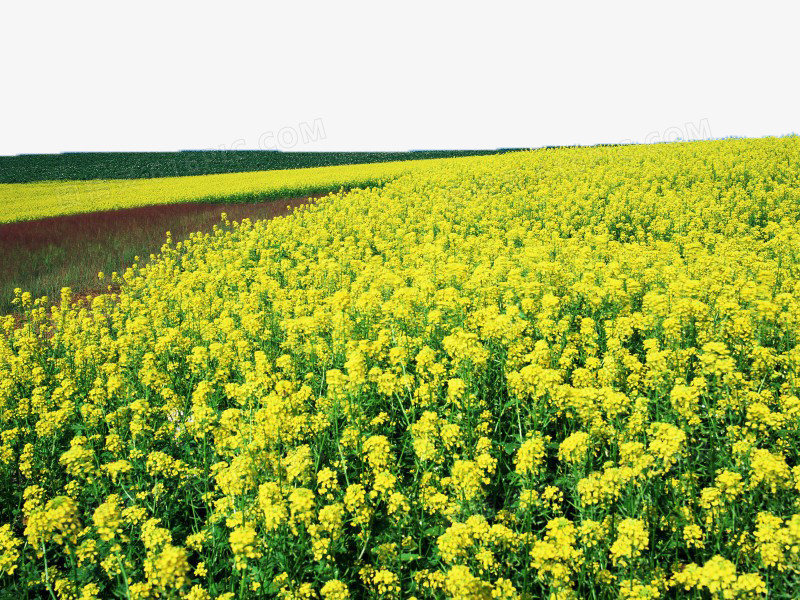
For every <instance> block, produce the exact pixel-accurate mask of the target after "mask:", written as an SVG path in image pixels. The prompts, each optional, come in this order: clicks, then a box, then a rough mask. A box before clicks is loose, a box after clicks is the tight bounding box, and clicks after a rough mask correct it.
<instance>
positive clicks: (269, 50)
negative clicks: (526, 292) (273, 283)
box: [0, 0, 800, 155]
mask: <svg viewBox="0 0 800 600" xmlns="http://www.w3.org/2000/svg"><path fill="white" fill-rule="evenodd" d="M798 22H800V3H797V2H792V1H786V2H771V1H769V0H764V1H760V2H758V3H756V2H747V3H745V2H730V1H729V2H699V1H698V0H695V1H694V2H682V1H671V2H664V3H650V2H641V1H638V2H613V1H612V2H552V3H551V2H548V3H539V2H504V1H501V0H495V1H494V2H468V1H460V2H445V1H440V2H436V1H434V0H428V1H426V2H418V1H416V0H404V1H403V2H383V3H379V2H374V1H373V2H347V1H342V2H330V1H328V2H303V1H288V2H287V1H283V2H264V1H262V2H237V1H228V0H226V2H214V3H205V2H201V1H199V0H195V1H193V2H178V1H173V2H168V1H166V0H161V1H159V2H150V1H149V0H138V1H137V2H123V1H120V2H108V1H103V2H84V1H76V2H69V3H67V2H6V3H3V5H2V8H0V155H15V154H22V153H55V152H66V151H70V152H78V151H172V150H183V149H210V148H216V149H232V148H237V149H279V150H287V151H288V150H294V151H323V150H324V151H336V150H362V151H367V150H387V151H388V150H412V149H477V148H479V149H487V148H510V147H514V148H517V147H522V148H536V147H541V146H547V145H571V144H584V145H590V144H597V143H619V142H657V141H671V140H675V139H679V138H680V139H708V138H723V137H729V136H746V137H758V136H765V135H786V134H790V133H800V110H798V109H797V105H798V104H800V103H798V91H800V82H799V81H798V79H797V65H798V59H800V46H798V43H797V38H796V35H797V32H796V28H797V23H798Z"/></svg>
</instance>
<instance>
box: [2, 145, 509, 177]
mask: <svg viewBox="0 0 800 600" xmlns="http://www.w3.org/2000/svg"><path fill="white" fill-rule="evenodd" d="M509 150H510V149H500V150H421V151H413V152H280V151H277V150H198V151H195V150H191V151H183V152H80V153H65V154H23V155H20V156H0V183H30V182H34V181H65V180H89V179H144V178H150V177H180V176H184V175H211V174H214V173H241V172H247V171H272V170H281V169H299V168H304V167H325V166H333V165H354V164H361V163H376V162H388V161H397V160H418V159H425V158H450V157H458V156H477V155H485V154H498V153H502V152H508V151H509Z"/></svg>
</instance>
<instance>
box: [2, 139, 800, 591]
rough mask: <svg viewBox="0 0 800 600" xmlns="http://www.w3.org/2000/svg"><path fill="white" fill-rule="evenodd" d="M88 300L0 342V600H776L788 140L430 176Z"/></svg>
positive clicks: (791, 520) (195, 254)
mask: <svg viewBox="0 0 800 600" xmlns="http://www.w3.org/2000/svg"><path fill="white" fill-rule="evenodd" d="M114 283H115V284H116V283H119V284H120V286H121V287H120V292H119V293H118V294H114V295H101V296H97V297H95V298H93V299H91V300H90V301H89V302H85V301H83V300H81V301H75V300H73V298H72V295H71V292H70V290H69V289H64V290H63V291H62V294H61V298H59V299H55V305H52V304H53V301H52V300H51V301H48V300H46V299H41V298H40V299H35V298H32V297H31V296H30V294H27V293H24V292H23V291H19V292H18V293H17V299H16V302H17V303H18V305H19V307H20V308H21V309H22V310H23V318H22V321H21V322H20V321H19V320H18V319H16V318H15V317H11V316H7V317H4V318H2V319H0V331H2V333H1V334H0V431H2V433H1V434H0V436H1V437H0V590H4V591H0V596H2V595H3V594H5V595H6V596H8V597H14V598H16V597H26V596H28V597H44V596H49V597H52V598H58V599H60V600H64V599H81V600H88V599H90V598H109V597H120V598H124V597H129V598H136V599H143V598H178V597H186V598H192V599H194V600H202V599H208V598H223V599H226V600H232V599H234V598H253V597H268V598H283V599H298V600H299V599H312V598H314V599H321V600H343V599H346V598H412V597H413V598H417V599H424V598H456V599H511V598H541V597H549V598H552V599H554V600H556V599H558V600H566V599H570V598H624V599H628V598H678V597H694V598H761V597H766V596H767V595H768V594H769V597H771V598H796V597H798V596H800V583H798V582H800V578H798V575H799V574H800V461H799V460H798V459H799V458H800V456H799V454H800V426H799V425H800V422H799V421H798V419H800V391H799V390H798V385H799V384H800V381H799V380H798V377H799V376H800V345H799V343H798V332H799V331H800V328H799V326H800V139H798V138H797V137H786V138H765V139H756V140H724V141H709V142H694V143H679V144H664V145H651V146H626V147H602V148H583V149H580V148H576V149H554V150H542V151H536V152H522V153H511V154H505V155H498V156H491V157H481V158H469V159H457V160H451V161H447V162H445V163H441V164H439V165H438V166H436V167H435V168H431V169H428V170H425V171H419V172H413V173H407V174H402V175H400V176H399V177H398V178H396V179H394V180H393V181H390V182H388V183H386V184H385V185H383V186H382V187H370V188H365V189H357V190H352V191H350V192H346V193H345V192H343V193H338V194H331V195H330V196H328V197H326V198H324V199H322V200H320V201H319V202H317V203H315V204H312V205H306V206H303V207H300V208H298V209H297V210H296V211H295V212H294V213H293V214H291V215H289V216H287V217H279V218H276V219H273V220H271V221H258V222H249V221H247V220H243V221H241V222H229V221H228V220H227V219H223V221H222V222H221V223H220V226H219V227H218V228H217V229H216V230H215V231H214V233H213V234H205V235H194V236H192V237H191V238H190V239H188V240H185V241H180V242H173V241H172V240H171V239H169V238H168V239H167V242H166V243H165V245H164V246H163V248H162V252H161V254H160V256H159V257H157V259H156V260H154V261H151V262H150V263H148V264H146V265H133V266H131V268H130V269H129V270H128V271H127V272H126V273H124V274H122V275H121V276H118V277H115V281H114ZM51 305H52V306H51Z"/></svg>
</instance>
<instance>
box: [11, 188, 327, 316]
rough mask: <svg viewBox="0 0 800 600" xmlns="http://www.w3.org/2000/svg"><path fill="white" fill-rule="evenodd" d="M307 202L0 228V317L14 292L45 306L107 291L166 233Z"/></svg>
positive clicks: (135, 211)
mask: <svg viewBox="0 0 800 600" xmlns="http://www.w3.org/2000/svg"><path fill="white" fill-rule="evenodd" d="M321 195H322V194H319V195H318V196H321ZM312 198H314V196H311V197H302V198H289V199H279V200H276V199H271V200H268V201H263V202H253V203H247V204H231V203H187V204H165V205H156V206H142V207H135V208H127V209H119V210H112V211H103V212H95V213H85V214H80V215H66V216H58V217H49V218H44V219H36V220H31V221H20V222H16V223H5V224H0V314H6V313H11V312H13V311H15V310H16V307H15V306H14V305H13V304H12V303H11V301H12V299H13V296H14V289H15V288H21V289H22V290H24V291H29V292H31V293H32V294H33V296H34V297H39V296H48V297H50V298H51V299H57V298H58V295H59V293H60V290H61V288H62V287H71V288H72V289H73V290H75V291H76V292H77V293H79V294H86V293H91V292H100V291H105V288H104V285H107V283H108V281H109V280H110V275H111V273H112V272H114V271H117V272H119V273H120V274H121V273H122V272H124V270H125V269H126V268H127V267H129V266H130V265H131V264H133V263H134V262H136V257H137V256H138V257H141V258H145V259H146V258H147V257H149V256H150V254H152V253H157V252H158V251H159V249H160V248H161V245H162V244H163V243H164V240H165V232H166V231H170V232H171V234H172V237H173V239H174V240H176V241H178V240H181V239H185V238H187V237H188V236H189V234H191V233H193V232H196V231H202V232H209V231H211V230H212V228H213V226H214V225H219V224H220V214H221V213H222V212H225V213H227V214H228V217H229V219H231V220H235V221H241V220H242V219H244V218H249V219H251V220H257V219H271V218H273V217H276V216H280V215H285V214H287V213H288V212H290V210H291V209H293V208H294V207H296V206H299V205H300V204H303V203H305V202H307V201H309V199H312ZM100 271H102V272H104V273H107V274H108V277H107V278H106V283H105V284H104V283H102V282H100V281H99V280H98V278H97V274H98V272H100Z"/></svg>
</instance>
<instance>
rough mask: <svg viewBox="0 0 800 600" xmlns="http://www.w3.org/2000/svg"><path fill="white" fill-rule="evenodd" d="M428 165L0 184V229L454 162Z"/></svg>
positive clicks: (296, 189) (375, 179)
mask: <svg viewBox="0 0 800 600" xmlns="http://www.w3.org/2000/svg"><path fill="white" fill-rule="evenodd" d="M470 158H471V157H468V158H455V159H452V158H446V159H423V160H413V161H394V162H385V163H370V164H360V165H337V166H332V167H312V168H304V169H285V170H276V171H253V172H247V173H222V174H215V175H192V176H184V177H159V178H154V179H103V180H90V181H47V182H36V183H7V184H0V223H10V222H13V221H27V220H32V219H41V218H44V217H54V216H58V215H69V214H76V213H86V212H95V211H103V210H113V209H119V208H132V207H136V206H148V205H154V204H171V203H176V202H200V201H210V200H222V199H231V200H236V199H238V200H246V199H249V198H256V197H263V198H264V199H267V198H281V197H292V196H303V195H306V194H313V193H317V192H325V191H330V190H335V189H338V188H339V187H347V188H352V187H360V186H365V185H376V184H379V183H383V182H385V181H388V180H390V179H394V178H395V177H398V176H399V175H402V174H404V173H408V172H410V171H417V170H421V169H429V168H432V167H436V166H441V165H443V164H446V163H447V162H448V161H453V160H470Z"/></svg>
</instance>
